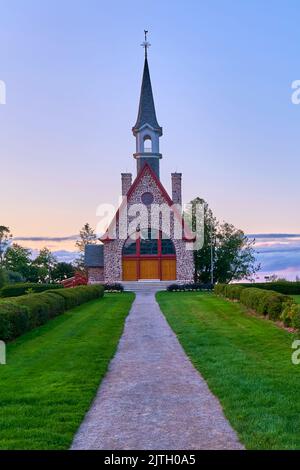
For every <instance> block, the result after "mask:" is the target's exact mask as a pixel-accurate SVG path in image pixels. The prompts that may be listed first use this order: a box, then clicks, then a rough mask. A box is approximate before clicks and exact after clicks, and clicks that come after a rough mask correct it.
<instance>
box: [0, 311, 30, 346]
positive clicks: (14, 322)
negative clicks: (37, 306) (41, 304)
mask: <svg viewBox="0 0 300 470" xmlns="http://www.w3.org/2000/svg"><path fill="white" fill-rule="evenodd" d="M29 324H30V321H29V310H28V308H27V307H25V306H23V305H16V304H14V303H12V302H1V303H0V339H1V340H2V341H10V340H12V339H14V338H17V337H18V336H20V335H22V334H23V333H25V332H26V331H28V330H29V329H30V328H29Z"/></svg>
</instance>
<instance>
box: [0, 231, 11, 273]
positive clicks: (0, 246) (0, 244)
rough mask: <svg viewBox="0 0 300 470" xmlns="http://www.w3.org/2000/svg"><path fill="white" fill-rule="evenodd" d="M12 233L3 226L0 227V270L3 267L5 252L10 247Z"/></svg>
mask: <svg viewBox="0 0 300 470" xmlns="http://www.w3.org/2000/svg"><path fill="white" fill-rule="evenodd" d="M11 239H12V233H11V232H10V230H9V228H8V227H6V226H5V225H0V269H1V268H3V266H4V258H5V252H6V250H7V248H8V247H9V245H10V242H11Z"/></svg>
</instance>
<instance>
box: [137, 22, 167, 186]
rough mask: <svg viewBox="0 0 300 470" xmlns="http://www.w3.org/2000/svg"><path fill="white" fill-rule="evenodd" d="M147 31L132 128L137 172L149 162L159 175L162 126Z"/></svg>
mask: <svg viewBox="0 0 300 470" xmlns="http://www.w3.org/2000/svg"><path fill="white" fill-rule="evenodd" d="M147 33H148V31H145V42H144V43H143V44H142V46H143V47H144V48H145V63H144V73H143V80H142V88H141V95H140V104H139V111H138V117H137V121H136V124H135V126H134V127H133V128H132V132H133V135H134V136H135V138H136V153H135V154H134V157H135V158H136V160H137V172H138V173H139V171H140V170H141V169H142V168H143V166H144V164H145V163H148V164H149V165H150V166H151V168H152V169H153V170H154V171H155V173H156V174H157V176H158V177H159V160H160V159H161V158H162V155H161V154H160V153H159V138H160V137H161V136H162V134H163V131H162V127H160V125H159V124H158V122H157V118H156V112H155V105H154V99H153V93H152V85H151V79H150V72H149V65H148V57H147V55H148V54H147V51H148V48H149V47H150V44H149V42H148V41H147Z"/></svg>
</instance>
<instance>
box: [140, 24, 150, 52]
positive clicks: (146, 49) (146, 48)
mask: <svg viewBox="0 0 300 470" xmlns="http://www.w3.org/2000/svg"><path fill="white" fill-rule="evenodd" d="M144 33H145V41H144V42H143V44H141V46H142V47H143V48H144V49H145V58H146V59H147V55H148V48H149V47H150V46H151V44H150V42H148V38H147V34H148V33H149V31H147V30H146V29H145V30H144Z"/></svg>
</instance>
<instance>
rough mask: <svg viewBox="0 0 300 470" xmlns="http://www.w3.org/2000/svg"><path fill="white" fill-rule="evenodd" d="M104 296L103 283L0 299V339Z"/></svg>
mask: <svg viewBox="0 0 300 470" xmlns="http://www.w3.org/2000/svg"><path fill="white" fill-rule="evenodd" d="M103 295H104V288H103V286H80V287H75V288H73V289H57V290H56V289H54V290H50V291H46V292H42V293H40V294H28V295H23V296H19V297H11V298H7V299H5V300H4V299H3V300H0V340H3V341H10V340H13V339H15V338H17V337H18V336H20V335H22V334H24V333H26V332H27V331H29V330H32V329H33V328H36V327H38V326H40V325H43V324H45V323H46V322H47V321H48V320H50V319H51V318H54V317H56V316H57V315H60V314H62V313H64V312H65V310H68V309H70V308H72V307H75V306H77V305H81V304H83V303H85V302H88V301H89V300H93V299H97V298H100V297H103Z"/></svg>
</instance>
